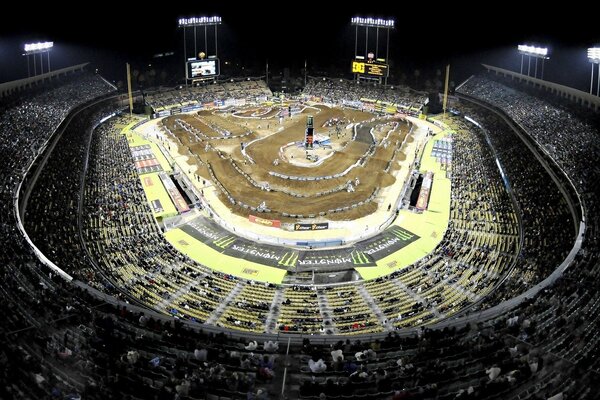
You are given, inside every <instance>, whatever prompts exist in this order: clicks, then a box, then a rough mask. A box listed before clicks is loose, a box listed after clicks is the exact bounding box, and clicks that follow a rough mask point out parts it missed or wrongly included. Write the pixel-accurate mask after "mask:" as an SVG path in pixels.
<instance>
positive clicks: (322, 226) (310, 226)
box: [294, 222, 329, 231]
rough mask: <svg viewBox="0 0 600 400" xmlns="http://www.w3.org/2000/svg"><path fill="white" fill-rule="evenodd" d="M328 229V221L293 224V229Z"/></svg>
mask: <svg viewBox="0 0 600 400" xmlns="http://www.w3.org/2000/svg"><path fill="white" fill-rule="evenodd" d="M325 229H329V222H317V223H314V224H294V230H295V231H323V230H325Z"/></svg>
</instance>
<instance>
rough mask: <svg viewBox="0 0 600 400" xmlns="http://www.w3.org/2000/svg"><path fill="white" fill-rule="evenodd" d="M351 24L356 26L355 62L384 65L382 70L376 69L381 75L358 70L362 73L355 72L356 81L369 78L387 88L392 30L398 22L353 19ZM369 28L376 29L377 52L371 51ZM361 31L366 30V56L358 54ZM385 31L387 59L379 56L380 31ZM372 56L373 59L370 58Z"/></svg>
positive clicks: (362, 18) (376, 19) (377, 19)
mask: <svg viewBox="0 0 600 400" xmlns="http://www.w3.org/2000/svg"><path fill="white" fill-rule="evenodd" d="M350 22H351V24H352V25H354V26H355V33H354V60H355V61H356V60H364V61H365V62H366V63H369V64H374V65H382V66H383V68H382V69H376V71H379V72H380V73H379V74H372V73H371V74H370V73H369V72H367V71H366V70H364V71H363V69H364V68H358V70H360V71H362V72H357V71H353V72H354V77H355V80H356V81H357V82H358V81H359V80H360V79H359V78H369V79H375V80H377V81H378V82H379V83H381V82H382V80H383V83H384V85H386V86H387V78H388V75H389V55H390V54H389V53H390V29H394V27H395V25H396V21H395V20H394V19H384V18H371V17H353V18H352V19H351V20H350ZM369 28H375V52H373V51H372V50H371V51H370V50H369V46H370V45H371V46H372V42H373V40H371V41H370V42H371V43H369ZM359 29H360V30H361V31H362V30H363V29H364V32H365V53H364V55H359V54H358V31H359ZM380 29H385V30H386V31H387V32H386V33H387V37H386V39H385V43H386V46H385V48H386V50H385V58H383V57H380V55H379V30H380ZM370 56H372V57H370Z"/></svg>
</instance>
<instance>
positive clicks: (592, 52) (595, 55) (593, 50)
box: [587, 47, 600, 96]
mask: <svg viewBox="0 0 600 400" xmlns="http://www.w3.org/2000/svg"><path fill="white" fill-rule="evenodd" d="M587 56H588V60H589V61H590V63H591V64H592V78H591V79H590V94H593V93H592V88H593V85H594V64H598V78H596V79H597V81H598V87H597V88H596V96H600V47H590V48H589V49H588V52H587Z"/></svg>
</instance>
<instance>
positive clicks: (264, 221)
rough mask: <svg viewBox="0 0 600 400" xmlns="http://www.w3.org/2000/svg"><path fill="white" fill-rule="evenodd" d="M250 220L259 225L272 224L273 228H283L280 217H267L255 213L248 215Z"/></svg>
mask: <svg viewBox="0 0 600 400" xmlns="http://www.w3.org/2000/svg"><path fill="white" fill-rule="evenodd" d="M248 220H249V221H250V222H254V223H255V224H259V225H264V226H270V227H272V228H281V221H280V220H278V219H266V218H261V217H257V216H254V215H248Z"/></svg>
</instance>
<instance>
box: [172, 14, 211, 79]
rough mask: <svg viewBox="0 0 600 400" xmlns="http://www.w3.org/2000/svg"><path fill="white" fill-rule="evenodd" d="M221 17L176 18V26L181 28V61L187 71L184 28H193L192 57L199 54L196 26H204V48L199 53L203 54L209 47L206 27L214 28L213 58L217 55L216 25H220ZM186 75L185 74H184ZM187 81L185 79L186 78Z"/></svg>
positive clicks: (206, 52) (206, 53)
mask: <svg viewBox="0 0 600 400" xmlns="http://www.w3.org/2000/svg"><path fill="white" fill-rule="evenodd" d="M221 21H222V20H221V17H219V16H216V15H214V16H212V17H189V18H179V20H177V22H178V27H179V28H183V63H184V67H185V68H186V71H187V62H188V58H187V41H186V36H187V35H186V28H194V59H196V57H198V56H199V52H198V35H197V28H198V27H204V49H203V50H202V52H201V53H204V54H205V55H208V54H210V53H209V49H208V36H209V32H208V28H209V27H213V26H214V28H215V30H214V35H213V36H214V40H215V43H214V44H215V47H214V50H215V51H214V58H217V57H218V51H217V50H218V31H217V27H218V26H219V25H221ZM186 76H187V75H186ZM186 83H187V80H186Z"/></svg>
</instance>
